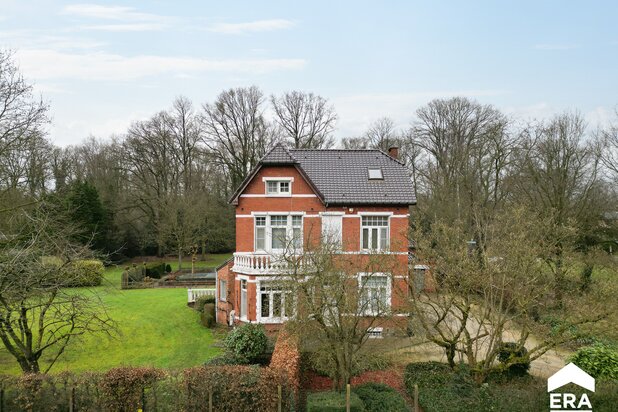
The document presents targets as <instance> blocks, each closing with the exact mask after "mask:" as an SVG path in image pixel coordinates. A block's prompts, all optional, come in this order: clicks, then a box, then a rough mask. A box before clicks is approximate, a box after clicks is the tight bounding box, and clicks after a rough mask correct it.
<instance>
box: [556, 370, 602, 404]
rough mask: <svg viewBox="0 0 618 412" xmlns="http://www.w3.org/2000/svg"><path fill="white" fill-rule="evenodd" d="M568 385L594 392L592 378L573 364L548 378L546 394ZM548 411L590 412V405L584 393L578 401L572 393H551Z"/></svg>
mask: <svg viewBox="0 0 618 412" xmlns="http://www.w3.org/2000/svg"><path fill="white" fill-rule="evenodd" d="M569 383H574V384H575V385H577V386H581V387H582V388H584V389H587V390H589V391H591V392H594V378H593V377H592V376H590V375H588V374H587V373H586V372H584V371H583V370H581V369H580V368H578V367H577V365H575V364H574V363H569V364H568V365H566V366H565V367H564V368H562V369H560V370H559V371H558V372H556V373H554V374H553V375H552V376H550V377H549V379H548V380H547V392H553V391H555V390H556V389H559V388H561V387H563V386H564V385H567V384H569ZM549 409H550V411H564V410H571V411H580V412H592V404H591V403H590V399H589V398H588V395H587V394H585V393H584V394H582V396H581V397H579V399H578V398H577V395H575V394H573V393H551V394H550V395H549Z"/></svg>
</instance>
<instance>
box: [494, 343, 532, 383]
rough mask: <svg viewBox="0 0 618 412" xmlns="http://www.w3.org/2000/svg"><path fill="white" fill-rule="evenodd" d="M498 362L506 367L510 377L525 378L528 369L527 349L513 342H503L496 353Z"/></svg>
mask: <svg viewBox="0 0 618 412" xmlns="http://www.w3.org/2000/svg"><path fill="white" fill-rule="evenodd" d="M498 360H499V361H500V363H502V364H503V365H505V366H506V368H507V369H506V370H507V374H508V375H510V376H525V375H527V374H528V370H529V369H530V359H529V358H528V349H526V348H525V347H523V346H520V345H519V344H517V343H515V342H504V343H502V345H501V346H500V349H499V351H498Z"/></svg>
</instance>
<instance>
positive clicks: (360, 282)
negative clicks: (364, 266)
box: [358, 272, 393, 316]
mask: <svg viewBox="0 0 618 412" xmlns="http://www.w3.org/2000/svg"><path fill="white" fill-rule="evenodd" d="M366 277H381V278H386V307H385V309H386V310H385V312H389V311H390V309H391V307H392V304H393V302H392V298H393V297H392V283H393V281H392V279H391V275H390V273H384V272H376V273H367V272H361V273H359V274H358V290H359V293H360V295H359V304H361V303H363V301H362V299H363V296H362V294H363V292H364V291H365V290H367V285H366V284H364V283H363V278H366ZM371 309H373V308H366V309H365V311H364V314H365V315H370V316H376V315H378V313H376V311H374V310H371ZM385 314H386V313H385Z"/></svg>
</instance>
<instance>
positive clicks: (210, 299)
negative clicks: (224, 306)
mask: <svg viewBox="0 0 618 412" xmlns="http://www.w3.org/2000/svg"><path fill="white" fill-rule="evenodd" d="M215 302H216V299H215V297H214V296H200V297H199V298H197V299H196V300H195V305H194V306H193V309H195V310H197V311H198V312H202V311H204V305H206V304H207V303H212V304H214V303H215Z"/></svg>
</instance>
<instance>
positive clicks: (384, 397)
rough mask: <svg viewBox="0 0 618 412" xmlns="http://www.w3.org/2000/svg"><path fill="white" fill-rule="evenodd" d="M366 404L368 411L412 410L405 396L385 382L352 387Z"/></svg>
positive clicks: (396, 411) (399, 411)
mask: <svg viewBox="0 0 618 412" xmlns="http://www.w3.org/2000/svg"><path fill="white" fill-rule="evenodd" d="M352 392H354V393H355V394H357V395H358V397H359V398H360V400H361V401H363V403H364V404H365V410H366V411H367V412H382V411H389V412H410V408H409V407H408V405H407V404H406V401H405V399H404V398H403V396H401V395H400V394H399V392H397V391H396V390H395V389H393V388H391V387H390V386H388V385H385V384H383V383H373V382H369V383H364V384H362V385H358V386H355V387H353V388H352Z"/></svg>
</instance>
